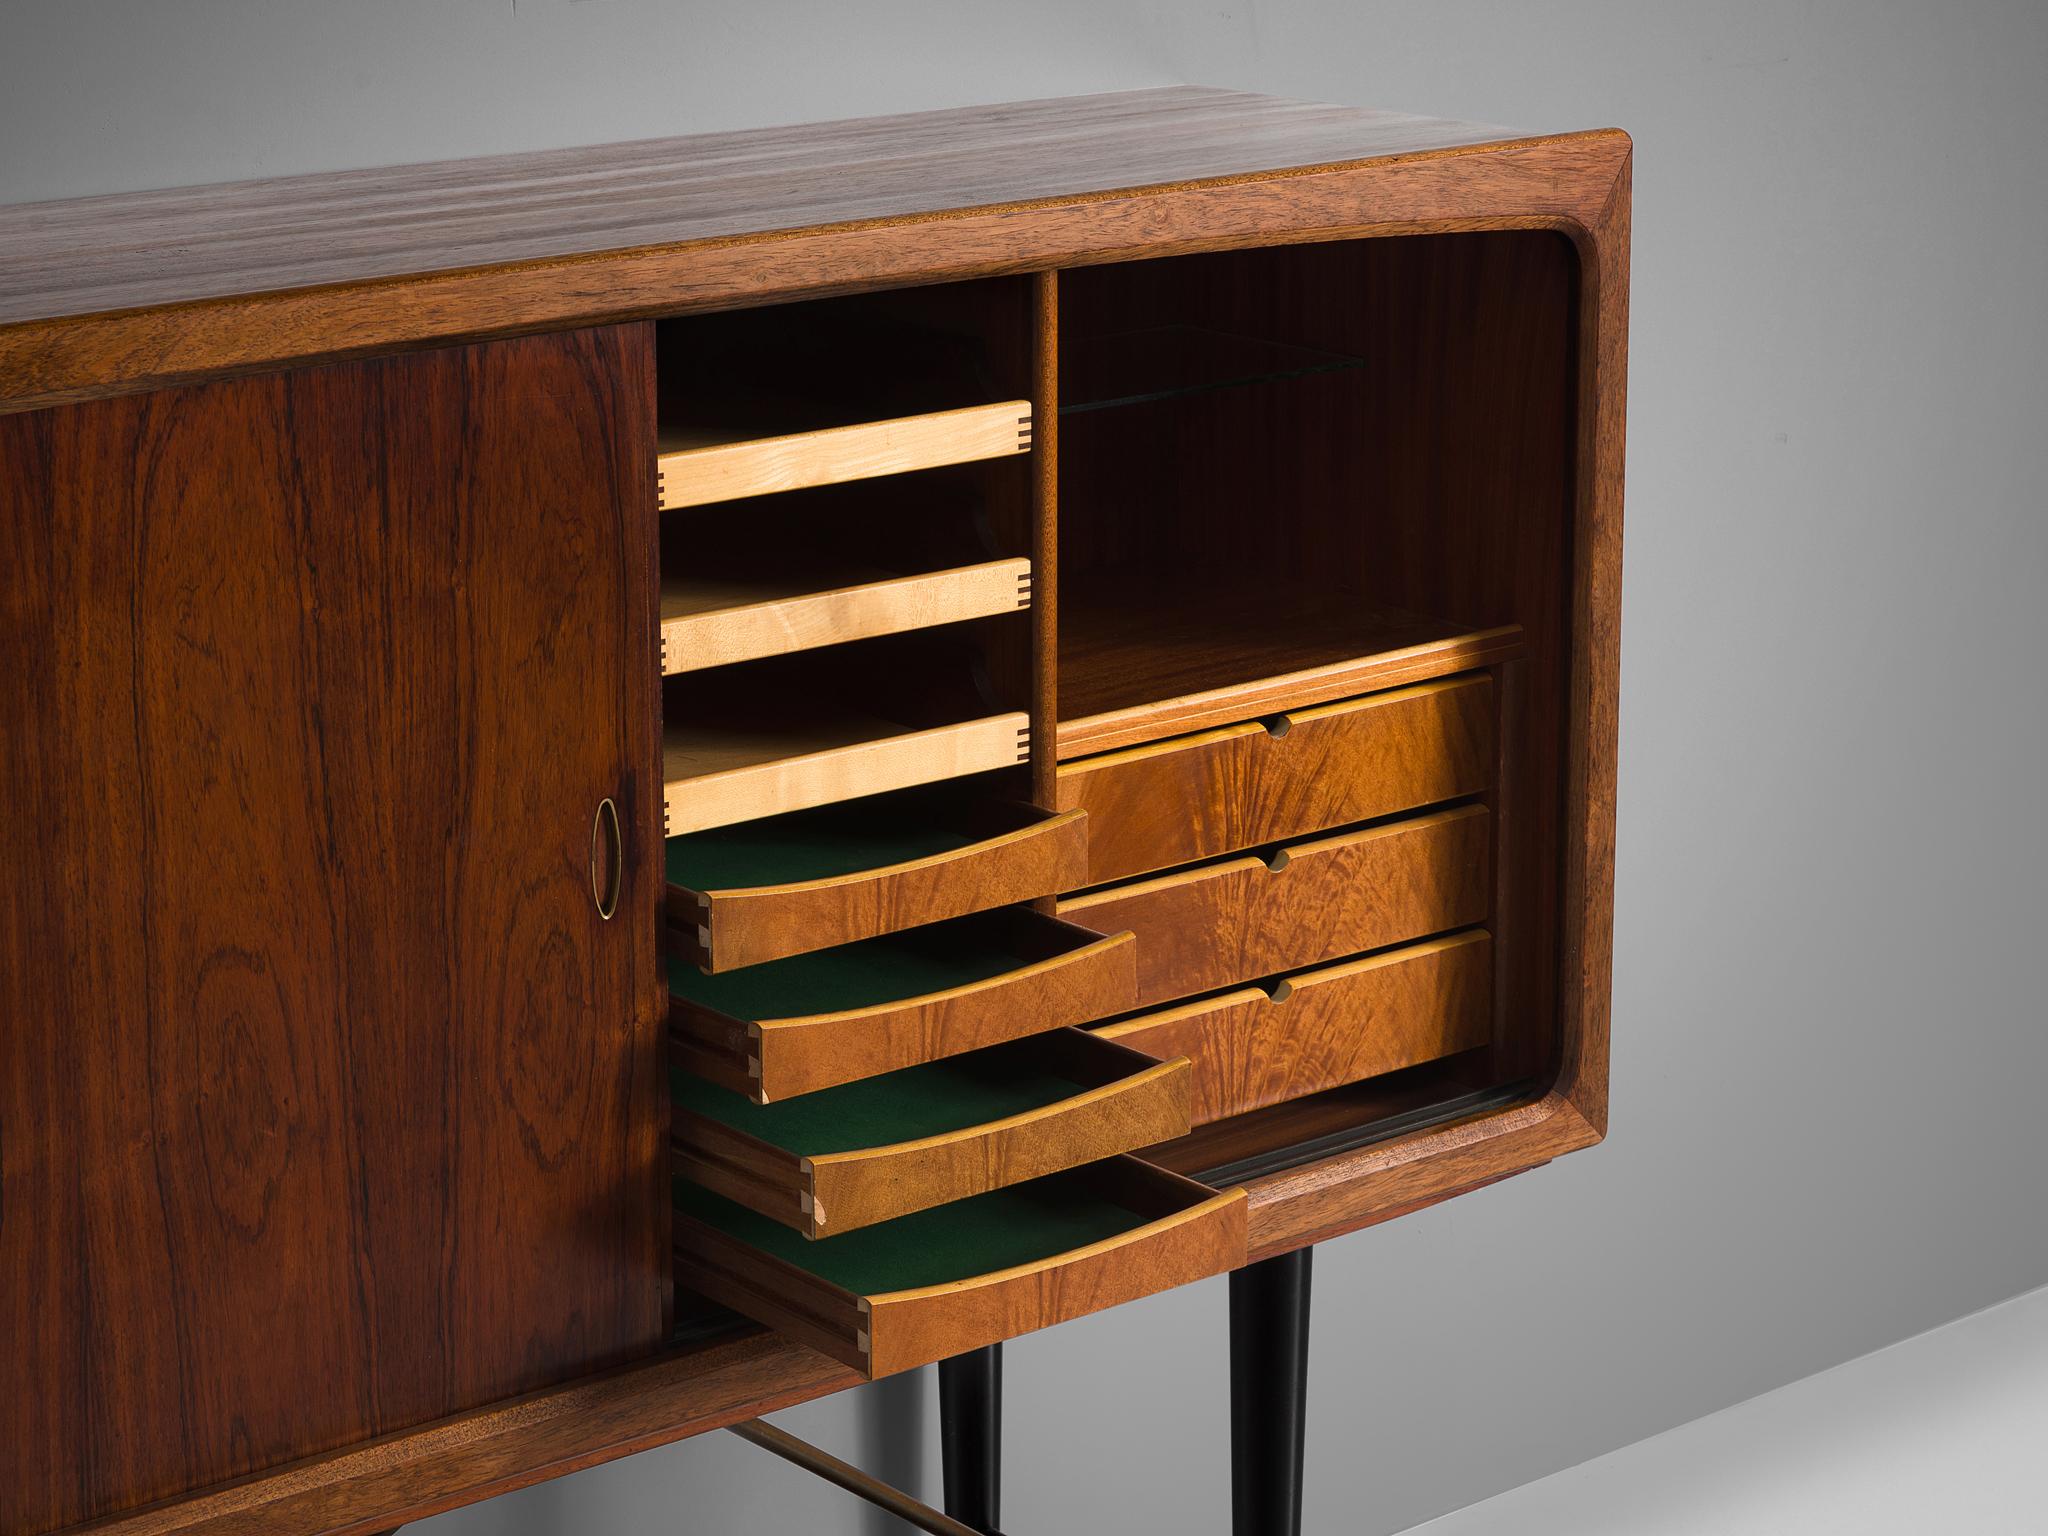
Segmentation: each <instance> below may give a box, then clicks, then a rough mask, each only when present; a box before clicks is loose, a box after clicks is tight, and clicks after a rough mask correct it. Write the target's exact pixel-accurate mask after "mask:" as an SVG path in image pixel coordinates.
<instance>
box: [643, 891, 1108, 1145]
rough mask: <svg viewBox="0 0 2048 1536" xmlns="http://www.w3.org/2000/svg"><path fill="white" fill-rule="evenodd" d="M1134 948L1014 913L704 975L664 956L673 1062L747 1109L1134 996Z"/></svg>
mask: <svg viewBox="0 0 2048 1536" xmlns="http://www.w3.org/2000/svg"><path fill="white" fill-rule="evenodd" d="M1134 951H1135V945H1134V944H1133V942H1132V940H1131V936H1130V935H1129V934H1127V933H1123V934H1117V935H1116V936H1114V937H1110V938H1105V937H1103V935H1101V934H1100V933H1097V932H1094V931H1092V930H1090V929H1087V928H1081V927H1077V926H1076V925H1074V924H1072V923H1065V922H1061V921H1059V920H1058V919H1056V918H1050V917H1046V916H1043V915H1042V914H1040V913H1037V912H1032V911H1029V910H1027V909H1022V908H1006V909H1003V910H1000V911H996V912H982V913H977V914H975V915H974V916H972V917H960V918H954V919H953V920H951V921H950V922H944V923H933V924H931V925H930V926H928V927H924V928H915V929H912V930H910V931H909V932H907V933H899V934H891V935H888V936H886V937H883V938H876V939H864V940H862V941H861V942H859V943H857V944H842V945H840V946H838V947H837V948H835V949H821V950H816V951H813V952H812V953H810V954H804V955H792V956H790V957H789V958H788V959H786V960H771V961H769V962H767V963H766V964H765V965H756V966H749V967H748V968H746V969H745V970H740V971H728V972H725V973H723V974H720V975H717V976H707V975H704V974H703V973H702V972H699V971H697V970H695V969H694V968H692V967H691V966H689V965H687V964H686V963H684V962H682V961H681V960H671V961H670V962H669V1030H670V1045H671V1059H672V1060H673V1061H674V1062H676V1064H678V1065H680V1066H682V1067H683V1068H685V1069H686V1070H688V1071H691V1072H694V1073H696V1074H697V1075H698V1076H699V1077H704V1078H709V1079H710V1080H711V1081H712V1082H714V1083H717V1084H719V1085H720V1086H721V1087H724V1088H729V1089H731V1090H732V1091H733V1092H735V1093H740V1094H744V1095H746V1096H747V1097H748V1098H750V1099H752V1100H754V1102H756V1103H758V1104H766V1103H769V1102H771V1101H773V1100H776V1099H786V1098H791V1097H794V1096H795V1095H797V1094H801V1093H814V1092H816V1091H817V1090H819V1089H821V1088H830V1087H833V1086H835V1085H836V1084H839V1083H850V1082H854V1081H856V1080H857V1079H860V1078H864V1077H876V1076H879V1075H880V1074H881V1073H884V1072H893V1071H895V1070H896V1069H897V1068H899V1067H910V1066H916V1065H917V1064H918V1063H920V1062H926V1061H937V1060H939V1059H940V1058H942V1057H946V1056H957V1055H959V1054H961V1053H962V1052H964V1051H971V1050H977V1049H979V1048H980V1047H982V1046H985V1045H997V1044H1000V1043H1001V1042H1003V1041H1005V1040H1015V1039H1018V1038H1020V1037H1021V1036H1024V1035H1032V1034H1038V1033H1041V1032H1043V1031H1045V1030H1049V1029H1058V1028H1060V1027H1062V1026H1064V1025H1068V1024H1081V1023H1086V1022H1089V1021H1091V1020H1094V1019H1099V1018H1103V1017H1106V1016H1108V1015H1109V1014H1113V1013H1119V1012H1123V1011H1125V1010H1127V1009H1130V1008H1132V1007H1135V1006H1136V1005H1137V998H1136V975H1135V969H1136V968H1135V963H1134V958H1133V956H1134Z"/></svg>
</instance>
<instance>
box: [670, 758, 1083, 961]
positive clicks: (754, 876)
mask: <svg viewBox="0 0 2048 1536" xmlns="http://www.w3.org/2000/svg"><path fill="white" fill-rule="evenodd" d="M1087 864H1088V817H1087V813H1086V812H1085V811H1066V812H1059V813H1053V812H1047V811H1042V810H1038V809H1036V808H1035V807H1032V806H1029V805H1021V804H1007V803H1002V802H989V801H975V800H972V799H968V798H963V797H959V796H948V795H944V794H930V793H927V792H923V791H912V792H909V793H907V794H898V795H893V796H882V797H879V798H876V799H870V800H865V801H861V802H859V803H858V804H856V805H852V806H830V807H826V808H823V809H820V810H815V811H799V812H795V813H793V814H791V815H787V816H776V817H770V818H768V819H767V820H764V821H753V822H746V823H742V824H741V825H738V826H733V827H718V828H713V829H711V830H708V831H705V832H699V833H695V834H693V835H691V836H689V837H672V838H670V839H669V840H668V902H667V907H668V924H669V935H670V939H671V942H672V945H673V947H674V948H676V949H677V950H678V952H680V953H681V954H683V955H684V956H686V957H687V958H688V959H689V960H690V961H691V963H692V964H694V965H696V966H698V967H699V968H700V969H702V970H705V971H729V970H734V969H737V968H739V967H742V966H749V965H760V964H761V963H763V962H764V961H768V960H780V959H784V958H786V957H787V956H790V955H798V954H805V953H808V952H809V951H812V950H818V949H826V948H829V947H831V946H833V945H835V944H851V943H853V942H855V941H856V940H860V939H871V938H875V937H877V936H878V935H880V934H885V933H897V932H900V931H901V930H903V929H905V928H915V927H919V926H921V925H923V924H925V923H936V922H939V921H942V920H943V919H945V918H949V917H960V916H964V915H965V914H967V913H970V912H983V911H986V910H988V909H989V908H991V907H1000V906H1008V905H1011V904H1012V903H1015V902H1023V901H1034V900H1036V899H1037V898H1039V897H1041V896H1050V895H1052V894H1054V893H1055V892H1057V891H1062V890H1071V889H1072V888H1073V887H1075V886H1077V885H1081V884H1083V883H1085V881H1086V878H1087Z"/></svg>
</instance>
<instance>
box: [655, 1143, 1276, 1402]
mask: <svg viewBox="0 0 2048 1536" xmlns="http://www.w3.org/2000/svg"><path fill="white" fill-rule="evenodd" d="M1245 1214H1246V1212H1245V1193H1244V1191H1243V1190H1241V1189H1233V1190H1228V1191H1225V1192H1223V1193H1221V1194H1219V1193H1217V1192H1216V1191H1215V1190H1212V1189H1210V1188H1209V1187H1208V1186H1207V1185H1206V1184H1198V1183H1195V1182H1194V1181H1193V1180H1191V1179H1184V1178H1182V1177H1180V1176H1179V1175H1178V1174H1173V1173H1169V1172H1167V1171H1166V1170H1165V1169H1163V1168H1157V1167H1154V1166H1153V1165H1152V1164H1150V1163H1145V1162H1141V1161H1139V1160H1138V1159H1137V1158H1133V1157H1114V1158H1109V1159H1106V1160H1105V1161H1102V1162H1099V1163H1091V1164H1089V1165H1088V1166H1086V1167H1084V1168H1075V1169H1071V1170H1069V1171H1068V1172H1065V1173H1056V1174H1053V1175H1051V1176H1050V1177H1048V1178H1043V1179H1037V1180H1034V1181H1033V1182H1031V1183H1029V1184H1020V1185H1016V1186H1014V1187H1012V1188H1009V1189H1001V1190H996V1191H994V1192H992V1193H990V1194H986V1195H978V1196H976V1197H975V1198H973V1199H971V1200H961V1201H956V1202H955V1203H953V1204H951V1205H945V1206H940V1207H938V1208H937V1209H935V1210H929V1211H919V1212H917V1213H916V1214H915V1215H910V1216H903V1217H899V1218H897V1219H896V1220H895V1221H890V1222H884V1223H882V1224H881V1225H880V1226H874V1227H865V1228H863V1229H861V1230H860V1231H858V1232H848V1233H846V1234H844V1235H843V1236H840V1237H828V1238H822V1239H819V1240H818V1241H815V1242H809V1241H806V1240H805V1239H804V1238H801V1237H799V1236H797V1234H796V1233H794V1232H792V1231H790V1230H789V1229H788V1228H787V1227H783V1226H779V1225H777V1224H776V1223H775V1222H772V1221H770V1220H768V1219H767V1218H766V1217H764V1216H761V1215H759V1214H757V1213H756V1212H753V1211H750V1210H747V1209H745V1208H744V1207H741V1206H738V1205H734V1204H733V1203H732V1202H731V1201H728V1200H724V1199H721V1198H720V1197H718V1196H716V1195H713V1194H711V1193H710V1192H709V1191H706V1190H703V1189H699V1188H697V1187H696V1186H694V1185H691V1184H687V1183H684V1182H682V1181H680V1180H679V1181H677V1185H676V1213H675V1236H676V1281H677V1283H678V1284H680V1285H685V1286H688V1287H689V1288H690V1289H692V1290H695V1291H699V1292H702V1293H703V1294H704V1295H706V1296H709V1297H710V1298H711V1299H712V1300H713V1301H717V1302H720V1303H722V1304H724V1305H725V1306H728V1307H731V1308H733V1309H734V1310H735V1311H738V1312H744V1313H746V1314H747V1315H748V1316H750V1317H753V1318H755V1319H757V1320H758V1321H760V1322H763V1323H766V1324H768V1325H769V1326H770V1327H771V1328H776V1329H779V1330H781V1331H782V1332H784V1333H786V1334H788V1335H789V1336H790V1337H791V1338H794V1339H799V1340H801V1341H803V1342H804V1343H806V1344H809V1345H810V1346H811V1347H812V1348H814V1349H817V1350H821V1351H823V1352H824V1353H825V1354H828V1355H831V1356H832V1357H833V1358H834V1359H837V1360H843V1361H845V1362H846V1363H847V1364H848V1365H851V1366H853V1367H854V1368H855V1369H857V1370H861V1371H865V1372H866V1373H867V1374H868V1375H870V1376H886V1375H889V1374H891V1373H892V1372H895V1371H903V1370H908V1369H910V1368H911V1367H912V1366H918V1365H928V1364H930V1363H931V1362H932V1361H934V1360H943V1359H945V1358H947V1357H948V1356H950V1355H957V1354H959V1353H961V1352H962V1351H964V1350H969V1349H979V1348H981V1347H982V1346H983V1345H986V1344H994V1343H997V1342H999V1341H1001V1340H1003V1339H1010V1338H1015V1337H1016V1336H1017V1335H1019V1334H1022V1333H1030V1332H1032V1331H1033V1330H1034V1329H1038V1328H1047V1327H1050V1326H1051V1325H1052V1324H1054V1323H1061V1322H1065V1321H1066V1320H1067V1319H1069V1318H1074V1317H1081V1316H1084V1315H1086V1314H1087V1313H1090V1312H1099V1311H1101V1310H1102V1309H1103V1308H1105V1307H1113V1306H1116V1305H1117V1304H1118V1303H1119V1302H1125V1301H1131V1300H1134V1299H1136V1298H1137V1297H1140V1296H1150V1295H1152V1294H1153V1293H1154V1292H1156V1291H1164V1290H1169V1289H1171V1288H1172V1287H1174V1286H1176V1285H1185V1284H1187V1283H1188V1282H1189V1281H1193V1280H1202V1279H1206V1278H1207V1277H1208V1276H1210V1275H1216V1274H1221V1273H1222V1272H1223V1271H1225V1270H1228V1269H1235V1268H1237V1267H1239V1266H1240V1265H1242V1264H1243V1263H1244V1262H1245V1253H1246V1243H1245Z"/></svg>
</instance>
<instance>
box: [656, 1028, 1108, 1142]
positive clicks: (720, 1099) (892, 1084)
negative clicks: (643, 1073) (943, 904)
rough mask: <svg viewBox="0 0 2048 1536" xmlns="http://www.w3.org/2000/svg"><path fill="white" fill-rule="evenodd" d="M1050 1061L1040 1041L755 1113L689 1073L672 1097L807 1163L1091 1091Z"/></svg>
mask: <svg viewBox="0 0 2048 1536" xmlns="http://www.w3.org/2000/svg"><path fill="white" fill-rule="evenodd" d="M1017 1046H1021V1047H1024V1049H1017V1048H1016V1047H1017ZM1042 1055H1043V1052H1042V1050H1041V1049H1040V1048H1039V1047H1038V1044H1037V1042H1035V1041H1029V1040H1025V1041H1018V1042H1016V1046H1011V1045H998V1046H991V1047H990V1048H988V1049H987V1050H981V1051H975V1052H972V1053H971V1054H969V1055H965V1056H953V1057H949V1058H948V1059H946V1060H944V1061H934V1062H927V1063H925V1064H924V1065H923V1066H916V1067H904V1068H901V1069H900V1070H898V1071H895V1072H885V1073H883V1074H882V1075H881V1076H880V1077H870V1078H863V1079H862V1080H861V1081H859V1082H857V1083H846V1084H843V1085H841V1086H840V1087H837V1088H826V1089H823V1090H821V1091H819V1092H817V1093H806V1094H803V1095H802V1096H800V1097H798V1098H794V1099H784V1100H781V1101H779V1102H777V1103H774V1104H756V1103H754V1102H753V1101H751V1100H750V1099H746V1098H743V1097H742V1096H741V1095H739V1094H737V1093H733V1092H731V1091H730V1090H729V1089H725V1088H720V1087H718V1086H717V1085H716V1084H714V1083H708V1082H706V1081H705V1080H704V1079H703V1078H701V1077H696V1076H693V1075H691V1074H690V1073H687V1072H683V1071H681V1070H671V1072H670V1073H669V1088H670V1092H671V1095H672V1096H673V1098H674V1100H675V1102H676V1104H677V1105H679V1106H680V1107H681V1108H683V1109H686V1110H689V1111H691V1112H693V1113H695V1114H699V1115H703V1116H705V1117H706V1118H707V1119H711V1120H716V1121H717V1122H718V1123H719V1124H721V1125H728V1126H731V1127H732V1128H733V1129H734V1130H736V1131H744V1132H745V1133H746V1134H747V1135H749V1136H753V1137H755V1138H757V1139H759V1140H761V1141H765V1142H767V1143H768V1144H769V1145H770V1146H776V1147H781V1148H782V1149H783V1150H785V1151H788V1152H794V1153H795V1154H797V1156H799V1157H821V1156H823V1155H825V1154H827V1153H831V1152H853V1151H858V1150H861V1149H863V1148H868V1147H886V1146H892V1145H894V1144H895V1143H897V1142H900V1141H918V1140H921V1139H922V1138H924V1137H926V1136H940V1135H943V1134H945V1133H946V1132H948V1131H958V1130H964V1129H966V1128H967V1127H969V1126H975V1125H983V1124H986V1123H987V1122H989V1121H991V1120H1002V1119H1007V1118H1008V1117H1009V1116H1011V1115H1021V1114H1023V1113H1024V1112H1025V1111H1027V1110H1033V1109H1039V1108H1042V1107H1044V1106H1045V1105H1047V1104H1057V1103H1058V1102H1059V1101H1060V1100H1062V1099H1069V1098H1073V1097H1074V1096H1075V1095H1076V1094H1080V1093H1085V1092H1087V1091H1088V1090H1087V1089H1086V1088H1085V1087H1084V1086H1082V1085H1081V1084H1080V1083H1077V1082H1075V1081H1074V1080H1073V1079H1072V1078H1068V1077H1062V1076H1060V1075H1059V1074H1058V1073H1056V1072H1049V1071H1047V1070H1046V1069H1045V1068H1044V1067H1043V1066H1041V1065H1040V1061H1041V1059H1042Z"/></svg>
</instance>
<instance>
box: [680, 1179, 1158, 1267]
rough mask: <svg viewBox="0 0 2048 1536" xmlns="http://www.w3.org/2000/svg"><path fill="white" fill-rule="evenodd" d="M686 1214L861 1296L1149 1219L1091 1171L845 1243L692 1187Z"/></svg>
mask: <svg viewBox="0 0 2048 1536" xmlns="http://www.w3.org/2000/svg"><path fill="white" fill-rule="evenodd" d="M674 1191H675V1202H676V1207H677V1209H678V1210H681V1211H683V1212H684V1213H685V1214H687V1215H690V1216H694V1217H696V1218H697V1219H698V1220H700V1221H703V1222H705V1223H707V1224H709V1225H711V1226H714V1227H717V1228H718V1229H719V1230H720V1231H722V1232H725V1233H727V1234H729V1235H730V1236H732V1237H735V1238H737V1239H739V1240H740V1241H741V1242H743V1243H747V1244H749V1245H750V1246H752V1247H755V1248H758V1249H760V1250H761V1251H762V1252H763V1253H767V1254H770V1255H772V1256H773V1257H775V1258H778V1259H783V1260H786V1261H787V1262H789V1263H791V1264H794V1265H795V1266H796V1267H797V1268H799V1269H802V1270H805V1271H807V1272H809V1273H810V1274H813V1275H816V1276H817V1277H818V1278H819V1279H821V1280H824V1281H827V1282H829V1283H830V1284H832V1285H836V1286H838V1287H839V1288H840V1289H841V1290H843V1291H851V1292H853V1293H854V1294H856V1295H863V1296H873V1295H879V1294H880V1293H882V1292H885V1291H909V1290H916V1289H918V1288H919V1287H921V1286H927V1285H944V1284H947V1283H948V1282H950V1281H954V1280H965V1279H969V1278H971V1277H972V1276H975V1275H985V1274H988V1273H991V1272H992V1271H995V1270H999V1269H1009V1268H1012V1267H1013V1266H1015V1265H1018V1264H1029V1263H1032V1262H1034V1261H1036V1260H1039V1259H1046V1258H1051V1257H1052V1256H1053V1255H1055V1254H1060V1253H1066V1252H1069V1251H1070V1250H1072V1249H1075V1248H1085V1247H1087V1246H1088V1245H1089V1244H1090V1243H1099V1242H1101V1241H1102V1240H1103V1239H1105V1238H1110V1237H1115V1236H1117V1235H1118V1234H1120V1233H1124V1232H1129V1231H1131V1230H1132V1229H1133V1228H1136V1227H1140V1226H1143V1225H1144V1224H1145V1221H1146V1218H1145V1217H1142V1216H1140V1215H1138V1214H1137V1212H1135V1211H1132V1210H1130V1209H1129V1208H1128V1207H1126V1206H1122V1205H1118V1204H1117V1203H1116V1202H1114V1201H1112V1200H1107V1199H1104V1198H1103V1197H1102V1195H1101V1194H1100V1193H1098V1192H1097V1187H1096V1184H1095V1181H1094V1180H1092V1179H1090V1178H1088V1177H1087V1176H1086V1170H1085V1169H1076V1170H1074V1171H1072V1172H1069V1173H1056V1174H1053V1175H1052V1176H1051V1177H1049V1178H1043V1179H1034V1180H1032V1181H1031V1182H1030V1183H1029V1184H1017V1185H1013V1186H1012V1187H1010V1188H1009V1189H998V1190H994V1191H991V1192H990V1193H988V1194H986V1195H974V1196H972V1197H970V1198H969V1199H966V1200H955V1201H953V1202H952V1203H951V1204H950V1205H940V1206H934V1207H933V1208H932V1209H930V1210H928V1211H916V1212H913V1213H912V1214H911V1215H908V1216H898V1217H897V1218H896V1219H895V1220H893V1221H885V1222H881V1223H879V1224H877V1225H875V1226H872V1227H861V1228H859V1229H857V1230H855V1231H852V1232H842V1233H841V1234H840V1235H839V1236H837V1237H821V1238H815V1239H813V1238H806V1237H802V1236H799V1235H798V1234H797V1233H795V1232H793V1231H791V1230H790V1229H789V1228H788V1227H785V1226H783V1225H782V1224H781V1223H780V1222H777V1221H771V1220H770V1219H769V1218H768V1217H766V1216H762V1215H759V1214H757V1213H756V1212H753V1211H750V1210H748V1209H747V1208H746V1207H745V1206H742V1205H736V1204H734V1203H733V1202H732V1201H730V1200H727V1199H724V1198H723V1197H721V1196H718V1195H714V1194H712V1193H711V1191H710V1190H708V1189H703V1188H700V1187H699V1186H698V1185H695V1184H692V1183H690V1182H689V1181H688V1180H686V1179H677V1180H676V1181H675V1184H674Z"/></svg>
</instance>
